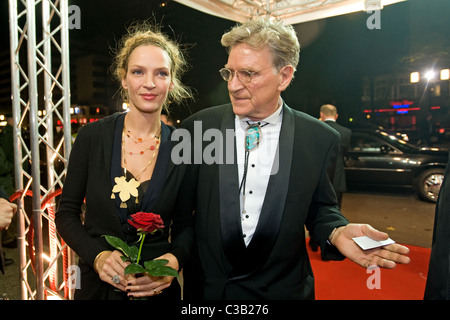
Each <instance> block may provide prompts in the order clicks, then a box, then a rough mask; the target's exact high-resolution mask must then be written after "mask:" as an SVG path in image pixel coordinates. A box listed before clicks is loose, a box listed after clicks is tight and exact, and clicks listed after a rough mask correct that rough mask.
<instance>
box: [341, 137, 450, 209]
mask: <svg viewBox="0 0 450 320" xmlns="http://www.w3.org/2000/svg"><path fill="white" fill-rule="evenodd" d="M447 160H448V150H443V149H438V148H419V147H416V146H413V145H411V144H409V143H407V142H406V141H404V140H402V139H400V138H398V137H396V136H395V135H393V134H391V133H387V132H386V131H384V130H381V129H374V130H359V129H357V130H355V129H353V130H352V140H351V147H350V149H349V150H348V152H347V154H346V156H345V172H346V178H347V185H348V186H349V187H355V186H361V185H365V186H395V187H413V188H414V189H415V190H416V192H417V194H418V196H419V197H420V198H421V199H423V200H425V201H429V202H436V201H437V197H438V195H439V190H440V188H441V185H442V180H443V178H444V171H445V167H446V165H447Z"/></svg>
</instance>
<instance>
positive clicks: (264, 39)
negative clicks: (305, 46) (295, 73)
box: [221, 17, 300, 70]
mask: <svg viewBox="0 0 450 320" xmlns="http://www.w3.org/2000/svg"><path fill="white" fill-rule="evenodd" d="M221 43H222V45H223V46H224V47H226V48H227V50H228V52H229V51H230V50H231V48H233V46H235V45H237V44H240V43H245V44H247V45H249V46H251V47H253V48H255V49H260V48H263V47H265V46H268V47H269V48H270V51H271V52H272V56H273V60H274V61H273V64H274V66H275V67H276V68H277V69H278V70H280V69H281V68H282V67H284V66H286V65H291V66H293V67H294V70H295V69H296V68H297V65H298V61H299V54H300V44H299V42H298V39H297V35H296V33H295V30H294V28H293V27H292V26H291V25H285V24H283V22H282V21H281V20H269V19H266V18H261V17H257V18H252V19H250V20H248V21H246V22H244V23H242V24H240V25H237V26H235V27H233V28H232V29H231V30H230V31H229V32H227V33H225V34H224V35H223V36H222V40H221Z"/></svg>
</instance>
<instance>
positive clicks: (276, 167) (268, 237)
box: [233, 105, 295, 279]
mask: <svg viewBox="0 0 450 320" xmlns="http://www.w3.org/2000/svg"><path fill="white" fill-rule="evenodd" d="M283 108H284V109H283V122H282V126H281V131H280V137H279V143H278V148H277V154H276V155H275V160H274V164H273V166H272V173H271V176H270V179H269V183H268V186H267V190H266V194H265V198H264V202H263V207H262V209H261V213H260V217H259V221H258V225H257V227H256V230H255V233H254V235H253V238H252V240H251V241H250V243H249V245H248V247H247V250H246V252H245V255H244V259H243V260H242V261H241V262H240V264H239V268H236V269H235V270H233V278H235V279H236V278H242V277H245V276H247V275H249V274H251V273H252V272H255V271H257V270H258V269H259V268H261V267H262V265H263V264H264V262H265V261H267V258H268V257H269V255H270V253H271V251H272V249H273V246H274V244H275V241H276V239H277V236H278V233H279V230H280V226H281V221H282V218H283V212H284V206H285V203H286V196H287V192H288V186H289V177H290V170H291V163H292V153H293V148H294V131H295V126H294V118H293V115H292V112H291V110H290V109H289V108H288V107H287V106H286V105H284V106H283Z"/></svg>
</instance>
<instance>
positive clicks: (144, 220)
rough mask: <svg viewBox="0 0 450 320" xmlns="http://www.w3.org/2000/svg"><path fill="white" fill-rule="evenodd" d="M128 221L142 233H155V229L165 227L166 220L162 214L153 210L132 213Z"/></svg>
mask: <svg viewBox="0 0 450 320" xmlns="http://www.w3.org/2000/svg"><path fill="white" fill-rule="evenodd" d="M128 223H129V224H131V225H132V226H133V227H135V228H136V229H137V230H138V232H142V233H153V232H155V230H158V229H163V228H164V222H163V220H162V219H161V216H160V215H159V214H154V213H153V212H137V213H135V214H132V215H131V219H129V220H128Z"/></svg>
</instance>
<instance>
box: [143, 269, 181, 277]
mask: <svg viewBox="0 0 450 320" xmlns="http://www.w3.org/2000/svg"><path fill="white" fill-rule="evenodd" d="M147 272H148V274H149V275H151V276H153V277H166V276H171V277H179V274H178V272H177V270H175V269H174V268H171V267H166V266H159V267H156V268H154V269H151V270H148V269H147Z"/></svg>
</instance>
